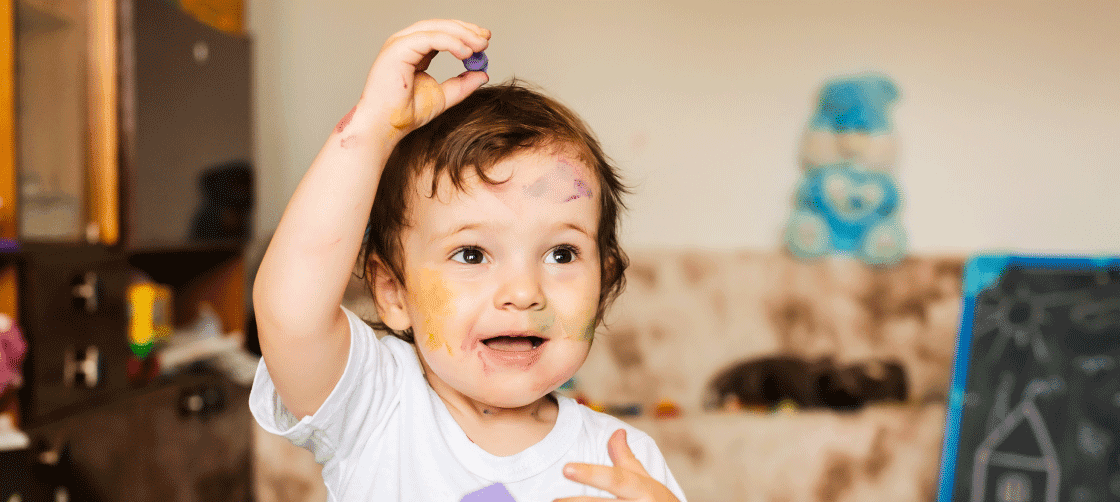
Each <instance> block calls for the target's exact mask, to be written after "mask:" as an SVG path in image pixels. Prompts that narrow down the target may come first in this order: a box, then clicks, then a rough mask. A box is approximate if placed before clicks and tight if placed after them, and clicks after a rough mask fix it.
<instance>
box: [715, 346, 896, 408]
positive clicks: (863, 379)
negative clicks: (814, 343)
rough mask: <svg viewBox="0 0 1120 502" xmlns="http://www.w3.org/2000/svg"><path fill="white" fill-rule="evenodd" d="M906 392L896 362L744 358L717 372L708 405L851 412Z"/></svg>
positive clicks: (781, 357)
mask: <svg viewBox="0 0 1120 502" xmlns="http://www.w3.org/2000/svg"><path fill="white" fill-rule="evenodd" d="M907 394H908V386H907V378H906V371H905V369H904V368H903V367H902V365H901V364H899V363H897V362H894V361H879V360H870V361H863V362H853V363H850V364H843V365H841V364H837V363H835V362H834V361H833V360H832V359H830V358H822V359H817V360H807V359H803V358H799V357H793V356H772V357H763V358H759V359H752V360H748V361H742V362H739V363H736V364H734V365H732V366H730V367H728V368H727V369H724V370H723V371H720V372H719V373H718V374H716V376H715V377H714V378H713V379H712V382H711V384H709V388H708V394H707V395H706V397H705V403H704V408H705V409H708V410H716V409H722V410H724V411H737V410H749V411H765V410H773V409H776V408H781V407H782V406H787V407H788V405H789V404H793V405H796V406H797V407H798V408H829V409H833V410H844V411H852V410H857V409H860V408H862V407H863V406H864V405H866V404H868V403H872V402H883V401H888V402H890V401H898V402H905V401H906V399H907ZM783 403H785V404H783Z"/></svg>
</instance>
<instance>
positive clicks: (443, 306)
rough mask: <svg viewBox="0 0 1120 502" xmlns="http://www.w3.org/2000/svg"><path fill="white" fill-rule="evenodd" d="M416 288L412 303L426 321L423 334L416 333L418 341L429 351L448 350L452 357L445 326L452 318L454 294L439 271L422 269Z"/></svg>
mask: <svg viewBox="0 0 1120 502" xmlns="http://www.w3.org/2000/svg"><path fill="white" fill-rule="evenodd" d="M415 279H416V280H415V282H414V284H416V288H415V289H414V291H415V293H414V294H413V297H412V301H413V304H414V305H416V308H417V309H418V310H419V311H420V313H421V315H422V318H423V320H424V324H423V326H424V327H423V333H416V334H415V335H416V341H417V342H418V343H423V344H424V346H425V347H426V348H427V349H428V351H436V350H439V348H440V347H441V346H443V347H446V348H447V355H452V352H451V344H450V343H448V342H447V340H446V339H445V338H444V336H443V333H444V331H445V329H444V328H445V325H446V324H447V322H448V321H449V320H450V318H451V314H452V308H451V306H452V301H453V300H454V297H455V295H454V293H453V292H452V291H451V289H450V288H449V287H448V285H447V282H446V281H445V280H444V279H443V277H442V276H441V275H440V273H439V272H438V271H435V270H431V269H420V271H419V272H418V273H417V274H416V278H415Z"/></svg>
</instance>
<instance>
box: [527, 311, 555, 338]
mask: <svg viewBox="0 0 1120 502" xmlns="http://www.w3.org/2000/svg"><path fill="white" fill-rule="evenodd" d="M529 320H530V321H531V322H532V323H533V326H534V327H535V329H536V330H537V331H538V332H540V333H547V332H548V330H550V329H552V325H553V324H556V316H555V315H553V314H552V313H551V312H548V311H544V312H533V313H532V314H531V315H530V319H529Z"/></svg>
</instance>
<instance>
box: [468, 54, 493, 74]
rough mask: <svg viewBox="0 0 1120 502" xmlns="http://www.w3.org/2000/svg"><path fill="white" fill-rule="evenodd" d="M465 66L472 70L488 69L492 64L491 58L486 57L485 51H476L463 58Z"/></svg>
mask: <svg viewBox="0 0 1120 502" xmlns="http://www.w3.org/2000/svg"><path fill="white" fill-rule="evenodd" d="M463 66H466V67H467V69H468V70H470V71H486V67H487V66H490V60H489V59H487V58H486V53H485V52H476V53H474V54H471V57H469V58H467V59H464V60H463Z"/></svg>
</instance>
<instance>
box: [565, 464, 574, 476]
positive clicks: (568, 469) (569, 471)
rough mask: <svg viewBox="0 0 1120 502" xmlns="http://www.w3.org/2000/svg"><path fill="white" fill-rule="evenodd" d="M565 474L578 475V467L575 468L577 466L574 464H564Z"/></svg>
mask: <svg viewBox="0 0 1120 502" xmlns="http://www.w3.org/2000/svg"><path fill="white" fill-rule="evenodd" d="M564 475H565V476H569V477H571V476H575V475H576V468H575V466H572V465H566V466H564Z"/></svg>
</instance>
